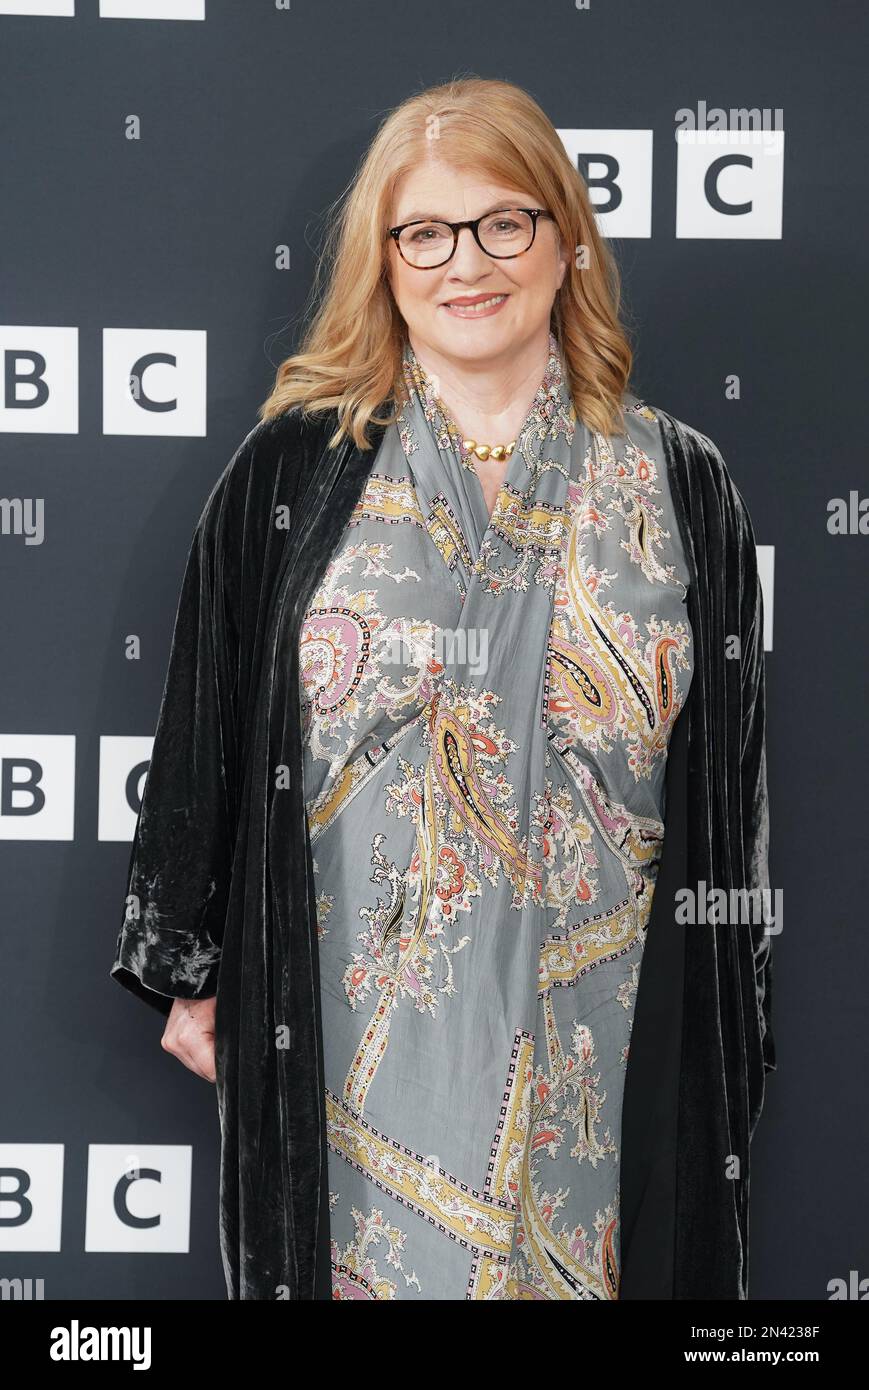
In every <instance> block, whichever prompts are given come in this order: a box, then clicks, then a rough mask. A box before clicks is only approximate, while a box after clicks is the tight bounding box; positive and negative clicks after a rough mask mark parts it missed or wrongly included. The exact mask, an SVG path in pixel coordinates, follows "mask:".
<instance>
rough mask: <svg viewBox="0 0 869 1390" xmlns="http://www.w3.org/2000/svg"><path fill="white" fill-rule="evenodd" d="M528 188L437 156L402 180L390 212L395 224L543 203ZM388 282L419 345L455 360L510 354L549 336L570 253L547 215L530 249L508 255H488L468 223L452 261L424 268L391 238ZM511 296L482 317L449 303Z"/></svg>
mask: <svg viewBox="0 0 869 1390" xmlns="http://www.w3.org/2000/svg"><path fill="white" fill-rule="evenodd" d="M538 206H539V203H538V202H537V200H536V199H535V198H534V197H532V196H530V195H529V194H528V193H526V192H523V190H522V189H518V188H510V187H509V186H506V185H504V184H496V183H488V182H486V181H485V175H482V174H480V173H476V172H472V171H470V170H467V171H466V170H462V169H456V168H454V167H453V166H452V165H448V164H442V163H439V162H437V161H431V162H428V163H426V164H422V165H420V167H419V168H418V169H414V170H412V171H411V172H410V173H408V174H406V175H405V176H404V178H403V179H402V180H401V181H400V183H399V185H398V187H397V189H396V194H395V198H394V200H393V205H392V208H391V213H390V220H389V225H390V227H396V226H399V225H400V224H401V223H403V222H412V221H415V220H416V219H417V218H420V217H433V218H437V219H438V220H440V221H444V222H461V221H464V220H465V219H466V218H467V219H470V218H476V217H481V216H483V214H485V213H487V212H491V211H495V210H497V209H499V208H504V207H538ZM389 241H390V246H389V248H388V254H389V283H390V286H391V288H392V293H393V295H394V297H395V302H396V304H397V305H398V309H399V312H400V313H401V315H402V317H403V318H404V321H405V323H406V324H407V328H408V333H409V336H410V341H411V344H412V346H413V347H414V349H415V350H417V349H419V348H420V347H422V349H423V351H424V350H425V349H426V348H428V350H429V352H430V353H431V354H432V355H435V354H437V355H439V356H441V357H443V358H447V359H450V360H454V361H455V362H457V363H468V362H471V361H473V362H475V363H477V364H479V363H482V362H485V361H486V360H491V361H493V362H494V361H495V360H496V359H497V358H500V357H510V356H512V355H513V354H515V353H516V352H519V351H521V350H522V348H523V347H526V346H528V345H529V344H533V343H535V342H539V340H540V339H541V338H542V339H543V341H544V342H545V341H546V338H547V337H548V333H549V321H550V313H551V310H552V303H553V300H554V299H555V296H556V293H557V292H558V289H559V287H560V285H561V282H562V280H563V279H564V276H565V273H566V271H567V265H568V260H567V254H566V250H565V248H564V247H563V246H562V245H561V244H560V241H559V236H558V229H557V226H556V224H555V223H554V222H552V221H551V220H550V219H549V218H546V217H541V218H539V219H538V224H537V235H536V236H535V238H534V243H533V245H532V247H531V249H530V251H526V252H524V253H523V254H522V255H520V256H515V257H513V258H512V259H510V260H497V259H495V258H494V257H492V256H487V255H486V253H485V251H483V250H481V248H480V247H479V246H478V245H477V243H476V241H475V240H474V237H473V234H472V232H471V231H470V229H469V228H463V230H462V231H461V232H460V233H459V241H458V245H457V247H456V250H455V253H454V255H453V257H452V259H451V260H449V261H447V263H446V265H443V266H438V267H436V268H435V269H432V270H420V269H417V268H416V267H414V266H410V265H407V264H406V262H405V261H404V260H403V259H402V257H401V253H400V252H399V250H398V247H397V246H396V245H395V243H394V239H393V238H392V237H390V238H389ZM480 295H485V296H486V297H491V296H496V295H503V296H505V298H504V300H503V302H502V303H501V306H500V308H497V309H495V311H494V312H483V313H480V314H478V315H477V316H476V317H472V316H470V315H469V314H467V311H466V314H465V316H464V317H462V315H461V312H460V311H459V312H457V311H456V310H454V309H450V308H448V307H447V306H448V304H449V302H450V301H451V300H456V299H460V298H463V297H464V298H467V297H469V296H471V297H478V296H480Z"/></svg>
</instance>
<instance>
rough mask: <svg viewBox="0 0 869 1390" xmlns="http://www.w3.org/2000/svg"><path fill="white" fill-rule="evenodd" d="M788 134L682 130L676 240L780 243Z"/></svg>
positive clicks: (679, 135)
mask: <svg viewBox="0 0 869 1390" xmlns="http://www.w3.org/2000/svg"><path fill="white" fill-rule="evenodd" d="M784 140H785V137H784V131H783V130H725V131H719V130H677V131H676V236H677V237H686V238H687V237H710V238H720V239H722V240H723V239H727V240H731V241H738V240H753V239H757V240H780V239H781V234H782V205H783V199H784Z"/></svg>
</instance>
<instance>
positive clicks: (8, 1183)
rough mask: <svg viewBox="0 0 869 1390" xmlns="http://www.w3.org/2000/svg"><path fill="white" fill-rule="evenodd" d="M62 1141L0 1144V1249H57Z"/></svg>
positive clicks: (61, 1212) (61, 1179)
mask: <svg viewBox="0 0 869 1390" xmlns="http://www.w3.org/2000/svg"><path fill="white" fill-rule="evenodd" d="M62 1214H63V1144H0V1250H59V1249H60V1230H61V1217H62Z"/></svg>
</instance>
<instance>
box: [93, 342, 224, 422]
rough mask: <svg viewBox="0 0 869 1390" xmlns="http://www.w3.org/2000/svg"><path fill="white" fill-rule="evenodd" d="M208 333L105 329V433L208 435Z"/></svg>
mask: <svg viewBox="0 0 869 1390" xmlns="http://www.w3.org/2000/svg"><path fill="white" fill-rule="evenodd" d="M205 357H206V334H205V332H204V331H203V330H200V329H193V328H189V329H188V328H104V329H103V433H104V434H146V435H204V434H205V400H206V397H205V366H206V363H205Z"/></svg>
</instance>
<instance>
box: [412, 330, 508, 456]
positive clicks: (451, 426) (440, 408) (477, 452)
mask: <svg viewBox="0 0 869 1390" xmlns="http://www.w3.org/2000/svg"><path fill="white" fill-rule="evenodd" d="M406 370H407V372H408V375H409V376H410V378H411V380H412V381H413V384H414V385H415V386H416V388H417V391H418V392H419V394H420V395H421V397H422V399H423V401H424V402H425V404H426V406H427V413H429V414H431V415H434V414H435V413H437V414H439V415H440V419H441V424H442V426H443V428H444V429H446V431H447V434H448V435H449V438H450V442H451V443H452V445H453V447H454V448H455V449H456V452H457V453H458V455H459V459H460V460H461V463H462V465H463V467H465V468H467V469H468V470H469V471H470V472H471V473H475V472H476V469H475V467H474V462H473V460H474V458H478V459H479V460H480V462H481V463H485V462H486V460H487V459H494V461H495V462H496V463H502V462H503V461H504V460H505V459H508V458H509V457H510V455H511V454H512V453H513V450H514V449H515V448H516V440H515V439H511V440H510V442H509V443H508V444H480V443H479V441H478V440H476V439H464V438H463V437H462V435H461V434H460V432H459V430H458V428H457V427H456V424H455V421H454V420H453V417H452V415H451V414H450V412H449V410H447V407H446V406H445V405H444V403H443V401H442V400H441V398H440V396H439V395H438V394H437V392H436V391H435V389H434V385H433V383H432V381H431V378H430V377H429V375H428V373H427V372H426V370H425V368H424V367H423V365H422V363H421V362H420V361H419V358H418V357H417V356H416V354H415V353H414V352H413V350H412V349H408V353H407V358H406Z"/></svg>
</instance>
